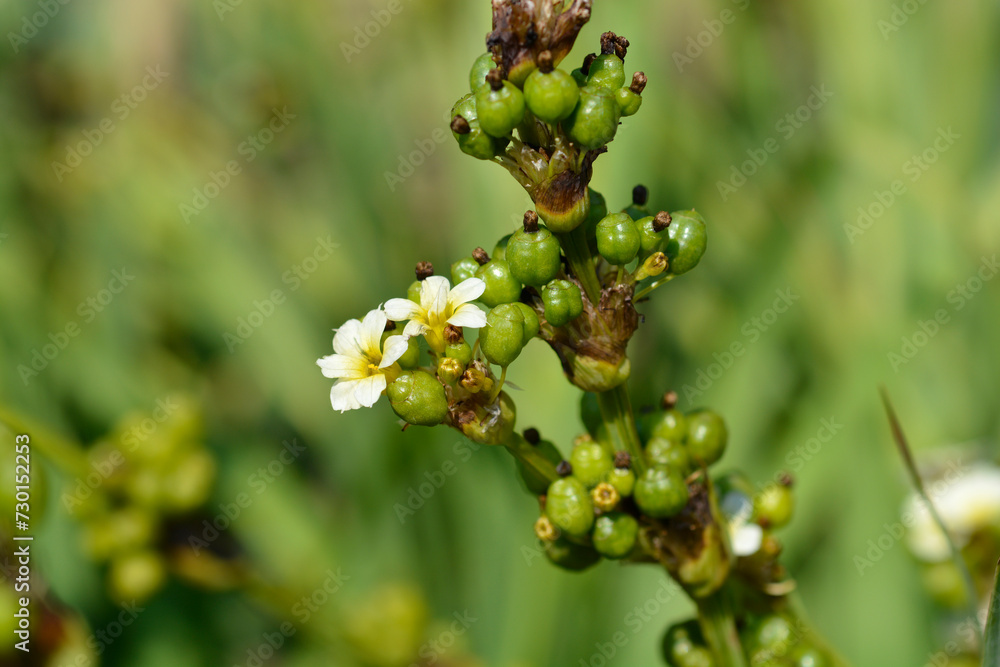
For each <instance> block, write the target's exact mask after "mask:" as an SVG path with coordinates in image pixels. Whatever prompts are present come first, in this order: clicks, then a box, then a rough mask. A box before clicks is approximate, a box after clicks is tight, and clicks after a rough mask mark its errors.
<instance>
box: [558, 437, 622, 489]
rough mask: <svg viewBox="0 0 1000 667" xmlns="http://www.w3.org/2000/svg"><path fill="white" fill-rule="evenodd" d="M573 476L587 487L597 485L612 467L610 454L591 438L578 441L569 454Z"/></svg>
mask: <svg viewBox="0 0 1000 667" xmlns="http://www.w3.org/2000/svg"><path fill="white" fill-rule="evenodd" d="M569 462H570V464H571V465H572V466H573V476H574V477H576V478H577V479H578V480H580V482H582V483H583V485H584V486H586V487H587V488H588V489H589V488H591V487H594V486H597V484H598V483H599V482H601V481H602V480H603V479H604V476H605V475H606V474H608V473H609V472H611V470H613V469H614V462H613V461H612V460H611V454H609V453H608V450H606V449H604V447H602V446H601V445H599V444H598V443H596V442H594V441H593V440H587V441H583V442H580V443H579V444H577V445H576V446H575V447H573V451H572V452H571V453H570V455H569Z"/></svg>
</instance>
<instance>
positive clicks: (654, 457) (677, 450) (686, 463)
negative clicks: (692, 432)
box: [646, 437, 691, 475]
mask: <svg viewBox="0 0 1000 667" xmlns="http://www.w3.org/2000/svg"><path fill="white" fill-rule="evenodd" d="M646 460H647V461H649V464H650V465H661V466H666V467H668V468H670V469H672V470H676V471H677V472H678V473H679V474H681V475H687V474H688V472H689V471H690V469H691V456H690V455H689V454H688V451H687V449H686V448H685V447H684V444H683V443H682V442H681V441H680V440H667V439H666V438H657V437H654V438H650V440H649V442H647V443H646Z"/></svg>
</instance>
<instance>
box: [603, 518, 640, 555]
mask: <svg viewBox="0 0 1000 667" xmlns="http://www.w3.org/2000/svg"><path fill="white" fill-rule="evenodd" d="M638 535H639V522H637V521H636V520H635V517H633V516H631V515H629V514H625V513H623V512H611V513H609V514H604V515H602V516H599V517H597V520H596V521H595V522H594V531H593V532H592V533H591V538H592V539H593V541H594V549H596V550H597V552H598V553H600V554H601V555H603V556H605V557H607V558H624V557H625V556H627V555H629V554H630V553H631V552H632V549H633V548H634V547H635V541H636V537H638Z"/></svg>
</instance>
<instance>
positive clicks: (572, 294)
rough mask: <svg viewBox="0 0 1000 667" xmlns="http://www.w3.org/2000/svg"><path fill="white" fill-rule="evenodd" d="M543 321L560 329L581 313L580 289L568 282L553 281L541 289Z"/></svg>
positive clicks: (581, 297) (581, 298)
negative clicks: (543, 311) (543, 310)
mask: <svg viewBox="0 0 1000 667" xmlns="http://www.w3.org/2000/svg"><path fill="white" fill-rule="evenodd" d="M542 303H543V304H545V320H546V321H547V322H548V323H549V324H551V325H552V326H554V327H561V326H564V325H566V324H568V323H569V322H571V321H572V320H575V319H576V318H577V317H579V316H580V315H581V314H582V313H583V296H582V294H581V293H580V288H579V287H577V286H576V284H575V283H572V282H570V281H569V280H553V281H552V282H550V283H549V284H548V285H546V286H545V287H544V288H542Z"/></svg>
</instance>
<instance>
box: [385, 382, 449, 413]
mask: <svg viewBox="0 0 1000 667" xmlns="http://www.w3.org/2000/svg"><path fill="white" fill-rule="evenodd" d="M386 394H387V395H388V396H389V404H390V405H391V406H392V410H393V412H395V413H396V414H397V415H399V417H400V419H402V420H403V421H405V422H407V423H408V424H413V425H415V426H434V425H435V424H440V423H441V422H442V421H444V419H445V417H447V416H448V397H447V396H446V395H445V393H444V387H443V386H442V385H441V383H440V382H438V380H437V378H435V377H434V376H433V375H431V374H430V373H427V372H426V371H406V372H404V373H402V374H401V375H400V376H399V377H398V378H396V379H395V381H393V382H392V384H390V385H389V387H388V388H387V389H386Z"/></svg>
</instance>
